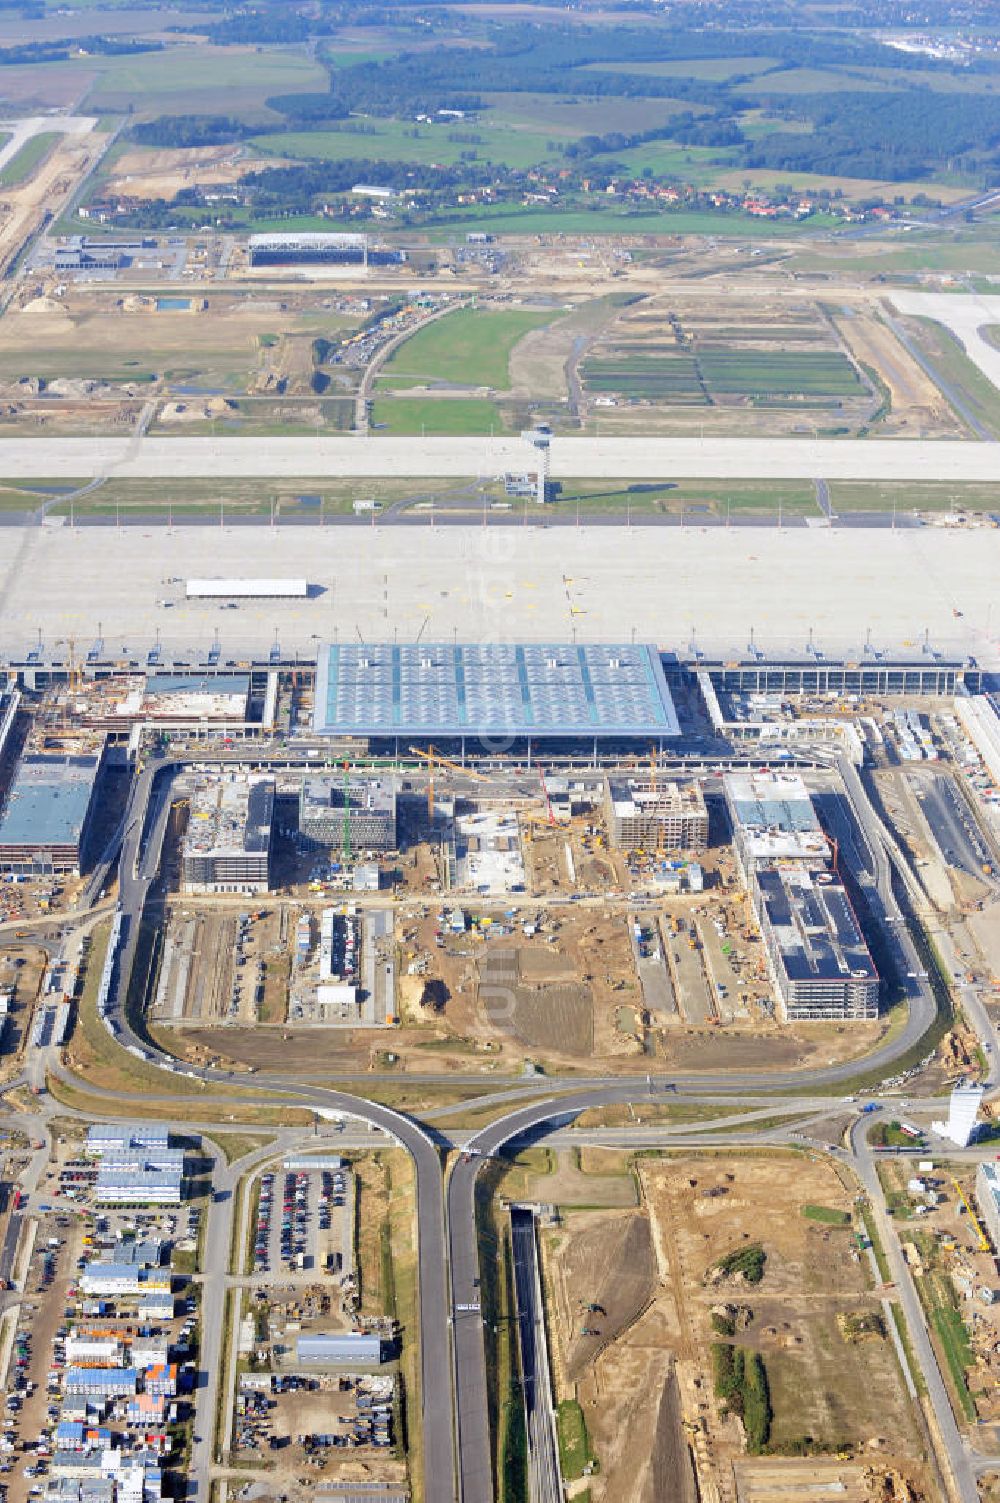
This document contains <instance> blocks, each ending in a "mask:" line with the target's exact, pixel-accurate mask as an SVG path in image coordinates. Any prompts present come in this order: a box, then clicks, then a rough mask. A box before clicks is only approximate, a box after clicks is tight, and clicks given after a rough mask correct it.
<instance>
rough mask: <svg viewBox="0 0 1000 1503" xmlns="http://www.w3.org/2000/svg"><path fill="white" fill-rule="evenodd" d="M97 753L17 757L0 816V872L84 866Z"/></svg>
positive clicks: (75, 869)
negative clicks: (15, 768)
mask: <svg viewBox="0 0 1000 1503" xmlns="http://www.w3.org/2000/svg"><path fill="white" fill-rule="evenodd" d="M102 765H103V757H102V755H96V756H67V755H63V754H60V755H55V756H52V755H49V756H46V755H44V754H43V755H26V756H24V757H22V759H21V761H20V763H19V765H18V768H17V772H16V773H15V775H14V780H13V782H12V783H11V787H10V792H9V793H8V795H7V799H6V802H5V804H4V807H3V813H2V815H0V871H5V872H20V873H22V874H23V875H36V874H43V873H44V874H48V873H55V872H73V873H78V872H80V871H82V870H84V869H85V867H86V864H87V857H88V853H89V845H90V840H89V836H90V831H91V827H92V825H93V821H94V817H95V811H96V808H97V798H96V793H97V787H98V780H99V777H100V773H101V767H102Z"/></svg>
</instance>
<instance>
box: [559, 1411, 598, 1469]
mask: <svg viewBox="0 0 1000 1503" xmlns="http://www.w3.org/2000/svg"><path fill="white" fill-rule="evenodd" d="M556 1431H557V1434H558V1438H559V1466H560V1469H561V1471H562V1474H563V1477H564V1478H565V1479H566V1480H567V1481H569V1482H573V1481H575V1480H576V1479H577V1478H578V1477H582V1476H583V1474H584V1470H585V1468H586V1466H587V1463H588V1462H589V1461H592V1460H593V1453H592V1452H591V1449H590V1438H589V1436H588V1435H587V1421H586V1420H585V1419H584V1415H583V1410H582V1409H581V1407H580V1405H579V1404H578V1402H577V1401H576V1399H563V1400H561V1402H560V1404H559V1407H558V1409H557V1410H556Z"/></svg>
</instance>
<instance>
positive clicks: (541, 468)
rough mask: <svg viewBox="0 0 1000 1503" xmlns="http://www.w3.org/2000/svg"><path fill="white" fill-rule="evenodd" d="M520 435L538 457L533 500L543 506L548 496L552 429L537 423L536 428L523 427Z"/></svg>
mask: <svg viewBox="0 0 1000 1503" xmlns="http://www.w3.org/2000/svg"><path fill="white" fill-rule="evenodd" d="M521 437H522V439H523V440H524V442H525V443H526V444H530V445H531V447H532V448H533V449H534V451H535V454H536V456H537V458H538V472H537V479H536V481H535V500H536V501H537V502H538V504H539V506H544V505H545V503H546V501H547V500H548V496H549V474H550V471H551V468H552V431H551V429H550V428H549V427H548V426H547V425H546V424H545V423H539V425H538V427H537V428H525V429H523V430H522V433H521Z"/></svg>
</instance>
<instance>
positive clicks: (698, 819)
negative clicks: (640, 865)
mask: <svg viewBox="0 0 1000 1503" xmlns="http://www.w3.org/2000/svg"><path fill="white" fill-rule="evenodd" d="M605 799H606V805H607V816H608V832H609V834H610V837H611V843H612V845H615V846H618V847H621V848H622V849H624V850H634V849H635V848H636V847H638V846H641V847H643V848H644V849H646V850H650V851H655V850H671V851H703V850H704V849H705V847H706V845H707V844H708V809H707V808H706V806H705V795H704V794H703V793H702V791H701V787H700V785H699V784H698V783H696V782H690V783H676V782H666V781H664V782H659V781H657V782H654V781H653V780H652V779H646V780H640V779H636V778H629V779H623V778H610V779H609V780H608V784H607V789H606V794H605Z"/></svg>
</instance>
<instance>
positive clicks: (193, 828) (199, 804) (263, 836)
mask: <svg viewBox="0 0 1000 1503" xmlns="http://www.w3.org/2000/svg"><path fill="white" fill-rule="evenodd" d="M273 824H274V779H273V778H269V777H264V776H256V775H254V776H250V777H233V778H230V779H227V780H225V781H220V782H212V783H208V784H206V785H204V786H203V787H201V788H199V789H198V791H197V792H196V793H194V794H193V795H192V798H191V817H190V819H189V821H188V827H187V830H186V832H185V835H184V844H183V853H182V857H181V890H182V892H186V893H215V892H240V893H246V894H254V893H263V892H267V890H268V888H269V886H270V880H271V836H272V830H273Z"/></svg>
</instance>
